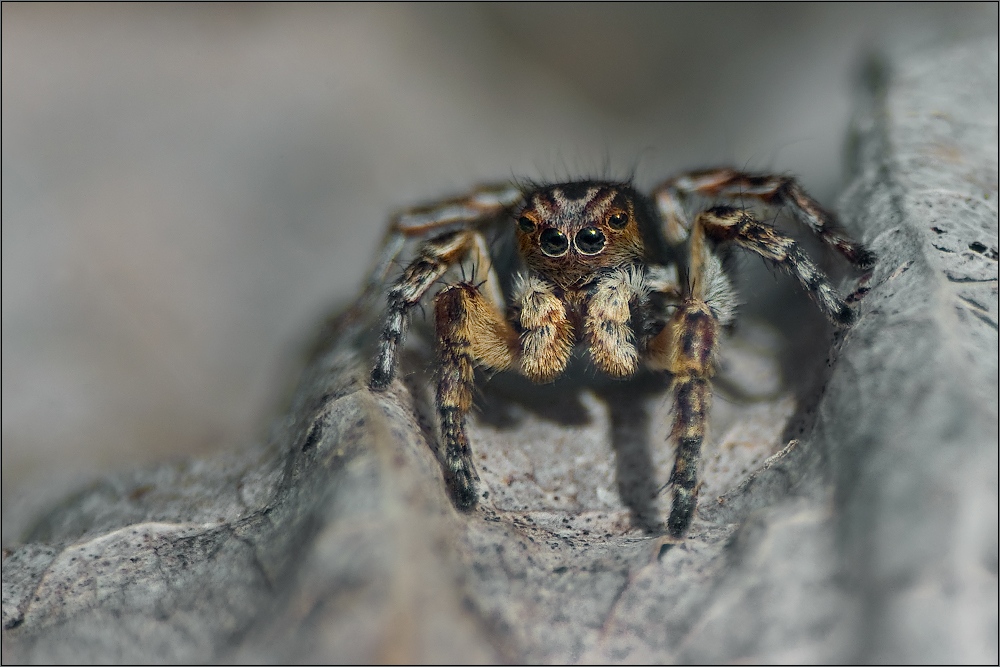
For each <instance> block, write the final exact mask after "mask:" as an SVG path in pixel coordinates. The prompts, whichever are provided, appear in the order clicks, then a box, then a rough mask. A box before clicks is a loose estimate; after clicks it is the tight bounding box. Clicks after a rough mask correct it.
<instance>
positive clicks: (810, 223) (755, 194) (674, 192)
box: [653, 168, 876, 269]
mask: <svg viewBox="0 0 1000 667" xmlns="http://www.w3.org/2000/svg"><path fill="white" fill-rule="evenodd" d="M688 194H696V195H701V196H704V197H718V198H722V199H727V200H729V201H740V200H742V199H746V198H750V199H755V200H757V201H760V202H763V203H764V204H767V205H769V206H777V207H783V206H787V207H788V209H789V210H791V212H792V214H793V215H794V216H795V218H796V219H797V220H799V221H800V222H801V223H802V224H804V225H806V226H807V227H809V228H810V229H811V230H812V231H813V233H814V234H816V235H817V236H818V237H819V238H820V239H821V240H822V241H823V242H824V243H826V244H827V245H829V246H831V247H833V248H834V249H836V250H837V251H838V252H840V254H842V255H843V256H844V257H846V258H847V260H848V261H850V262H851V263H852V264H854V265H855V266H857V267H859V268H862V269H867V268H871V267H872V266H874V265H875V259H876V258H875V255H874V254H873V253H872V252H871V251H869V250H867V249H866V248H865V247H864V246H863V245H861V244H860V243H858V242H857V241H854V240H852V239H851V238H850V237H848V236H847V234H846V233H845V232H844V231H843V230H841V229H840V228H839V227H838V225H837V221H836V218H834V216H833V214H831V213H830V212H828V211H826V210H824V209H823V207H821V206H820V205H819V203H818V202H816V200H815V199H813V198H812V197H810V196H809V195H808V194H807V193H806V191H805V190H803V189H802V186H800V185H799V184H798V182H797V181H796V180H795V179H794V178H792V177H790V176H774V175H768V174H748V173H745V172H741V171H737V170H735V169H729V168H721V169H707V170H704V171H694V172H690V173H687V174H682V175H680V176H677V177H676V178H673V179H671V180H669V181H667V182H666V183H664V184H663V185H661V186H660V187H658V188H657V189H656V190H655V191H654V193H653V197H654V198H655V200H656V203H657V208H658V209H659V211H660V215H661V216H663V220H664V223H665V231H666V234H667V239H668V240H669V241H671V242H672V243H676V242H677V239H681V240H683V238H684V235H685V234H684V231H685V230H689V229H691V226H690V224H685V223H686V222H687V221H686V220H685V218H684V214H683V199H684V196H685V195H688Z"/></svg>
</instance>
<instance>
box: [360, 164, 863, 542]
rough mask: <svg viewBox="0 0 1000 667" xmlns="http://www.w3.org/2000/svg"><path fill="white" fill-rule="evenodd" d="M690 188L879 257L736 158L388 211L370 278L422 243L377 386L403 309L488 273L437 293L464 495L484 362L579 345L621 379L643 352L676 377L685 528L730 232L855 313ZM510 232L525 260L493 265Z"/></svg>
mask: <svg viewBox="0 0 1000 667" xmlns="http://www.w3.org/2000/svg"><path fill="white" fill-rule="evenodd" d="M688 195H701V196H706V197H715V198H719V199H722V200H724V201H737V200H739V199H745V198H752V199H756V200H758V201H760V202H762V203H764V204H768V205H772V206H782V207H787V208H788V209H789V210H790V211H791V213H792V214H793V215H794V216H795V217H796V218H797V219H798V220H799V221H801V222H802V223H804V224H805V225H807V226H808V227H809V228H810V229H812V230H813V231H814V232H815V233H816V234H817V235H818V236H819V237H820V239H822V240H823V241H824V242H825V243H827V244H828V245H831V246H833V247H834V248H835V249H836V250H838V251H839V252H840V253H841V254H843V255H844V256H845V257H846V258H847V259H848V260H850V261H851V262H852V263H853V264H855V265H856V266H858V267H861V268H868V267H870V266H871V265H872V264H873V263H874V256H873V255H872V254H871V253H869V252H868V251H866V250H865V249H864V247H862V246H861V245H860V244H858V243H856V242H854V241H852V240H851V239H849V238H847V237H846V236H845V235H844V234H843V233H842V232H840V231H839V230H838V229H837V228H836V225H835V224H834V220H833V218H832V217H831V216H830V214H828V213H826V212H825V211H824V210H823V209H822V208H820V207H819V205H818V204H817V203H816V202H815V201H814V200H813V199H812V198H810V197H809V196H808V195H807V194H806V193H805V192H804V191H803V190H802V189H801V188H800V187H799V186H798V184H797V183H796V182H795V181H794V180H793V179H791V178H788V177H783V176H757V175H750V174H745V173H741V172H737V171H734V170H731V169H713V170H707V171H701V172H693V173H690V174H685V175H682V176H680V177H677V178H674V179H672V180H670V181H667V182H666V183H664V184H663V185H661V186H660V187H658V188H657V189H656V190H654V192H653V194H652V195H651V196H649V197H647V196H645V195H642V194H641V193H639V192H637V191H636V190H635V189H633V188H632V187H631V185H630V184H627V183H615V182H603V181H580V182H573V183H563V184H558V185H543V186H529V187H526V188H518V187H515V186H500V187H490V188H481V189H478V190H476V191H474V192H472V193H471V194H469V195H468V196H466V197H462V198H458V199H453V200H448V201H444V202H441V203H440V204H437V205H434V206H429V207H422V208H417V209H412V210H410V211H407V212H404V213H403V214H401V215H400V216H398V217H397V218H396V219H395V221H394V222H393V225H392V227H391V229H390V232H389V234H388V236H387V240H386V242H385V245H384V249H383V253H382V256H381V258H380V261H379V264H378V265H377V267H376V269H375V270H374V271H373V274H372V277H371V279H370V283H369V287H370V288H374V287H375V286H377V285H379V284H380V283H381V282H382V280H383V279H384V276H385V274H386V273H387V272H388V270H389V267H390V266H391V265H392V263H393V262H394V261H395V259H396V257H397V255H398V254H399V252H400V250H401V248H402V247H403V245H404V243H405V240H406V239H407V238H410V237H424V240H423V241H422V242H421V243H420V245H419V246H418V247H417V250H416V256H415V257H414V259H413V260H412V261H411V262H410V264H409V265H408V266H407V267H406V269H405V270H404V271H403V273H402V275H401V276H400V277H399V278H398V279H397V280H396V281H395V282H394V283H393V285H392V287H391V288H390V289H389V292H388V308H387V315H386V321H385V326H384V328H383V331H382V335H381V338H380V342H379V347H378V353H377V359H376V361H375V367H374V369H373V370H372V375H371V387H372V389H375V390H381V389H384V388H385V387H386V386H387V385H388V384H389V383H390V382H391V381H392V379H393V376H394V374H395V370H396V365H397V355H398V349H399V346H400V344H401V343H402V340H403V336H404V334H405V331H406V326H407V321H408V317H409V311H410V309H411V308H412V307H413V306H415V305H417V304H418V303H420V301H421V299H422V298H423V297H424V295H425V294H426V293H427V292H428V290H429V289H430V288H431V286H432V285H433V284H434V283H435V282H437V281H438V280H439V279H440V278H442V277H443V276H444V275H445V274H446V273H447V272H448V270H449V269H450V268H452V267H455V266H458V265H463V264H465V263H471V266H473V267H476V268H475V269H474V270H478V271H479V272H480V273H481V276H480V278H481V279H482V282H480V283H477V282H475V281H470V280H461V281H458V282H456V283H455V284H451V285H449V286H446V287H445V288H444V289H442V290H441V291H439V292H438V293H437V295H436V296H435V297H434V319H435V330H436V338H437V357H438V365H437V372H436V381H437V393H436V399H437V400H436V403H437V410H438V414H439V418H440V425H441V437H442V440H443V442H442V444H443V448H442V449H443V467H444V473H445V478H446V480H447V482H448V485H449V487H450V488H451V489H452V492H453V494H454V497H455V501H456V504H457V505H458V506H459V507H461V508H469V507H472V506H474V505H475V504H476V501H477V491H476V481H477V480H478V476H477V474H476V472H475V467H474V466H473V463H472V456H471V451H470V448H469V442H468V438H467V437H466V434H465V415H466V414H467V413H468V411H469V409H470V407H471V405H472V394H473V387H474V385H473V383H474V379H475V368H476V367H477V366H479V367H483V368H485V369H488V370H492V371H505V370H515V371H518V372H520V373H522V374H523V375H525V376H526V377H528V378H529V379H530V380H532V381H534V382H539V383H544V382H551V381H552V380H554V379H555V378H557V377H558V376H559V375H561V374H562V373H563V371H564V370H565V369H566V367H567V365H568V363H569V360H570V357H571V356H572V352H573V349H574V348H575V347H576V346H578V345H580V346H582V347H584V348H586V350H587V353H588V356H589V358H590V360H591V362H592V363H593V364H594V366H596V367H597V368H598V369H600V370H601V371H603V372H604V373H607V374H608V375H611V376H613V377H620V378H624V377H629V376H632V375H634V374H635V373H636V372H637V371H638V370H639V368H640V366H641V365H642V364H645V365H646V366H647V367H649V368H651V369H654V370H660V371H665V372H667V373H669V374H670V375H671V377H672V379H673V391H674V423H673V426H672V429H671V438H672V439H673V440H674V441H675V443H676V446H677V454H676V458H675V462H674V468H673V472H672V473H671V475H670V480H669V483H670V484H671V485H672V487H673V502H672V506H671V511H670V516H669V518H668V520H667V530H668V531H669V533H670V534H671V535H673V536H678V537H679V536H681V535H683V534H684V532H685V531H686V530H687V528H688V525H689V524H690V523H691V520H692V518H693V516H694V512H695V507H696V503H697V467H698V462H699V459H700V452H701V445H702V441H703V440H704V437H705V426H706V423H707V420H708V408H709V404H710V401H711V387H710V380H711V377H712V374H713V371H714V364H715V357H716V352H717V348H718V344H719V331H720V328H721V327H722V326H724V325H726V324H728V323H729V322H731V321H732V319H733V317H734V315H735V304H736V298H735V294H734V292H733V288H732V285H731V283H730V280H729V278H728V277H727V275H726V273H725V271H724V270H723V266H722V261H721V260H720V253H719V250H720V247H721V246H724V245H725V244H734V245H736V246H739V247H742V248H744V249H746V250H749V251H751V252H753V253H756V254H758V255H760V256H761V257H763V258H764V259H766V260H769V261H770V262H772V263H773V264H774V265H775V266H777V267H779V268H781V269H782V270H784V271H786V272H787V273H789V274H791V275H792V276H793V277H794V278H795V279H796V280H798V281H799V282H800V283H801V284H802V286H803V287H805V288H806V289H807V290H808V292H809V294H810V296H811V297H812V298H813V300H814V301H815V302H816V304H817V306H818V307H819V308H820V309H821V310H822V311H823V313H824V314H825V315H826V316H827V318H828V319H830V321H832V322H833V323H834V324H836V325H838V326H848V325H850V324H851V323H852V322H853V321H854V317H855V312H854V310H853V309H852V308H851V307H850V305H848V303H847V302H846V301H845V300H844V299H843V298H842V297H841V296H840V294H839V293H838V292H837V291H836V290H835V289H834V288H833V286H832V285H831V284H830V282H829V280H828V279H827V278H826V276H825V275H824V274H823V273H822V271H820V270H819V268H818V267H817V266H816V265H815V264H814V263H813V261H812V260H811V259H810V258H809V257H808V256H807V255H805V254H804V253H803V252H802V251H801V250H800V249H799V247H798V245H797V244H796V243H795V241H793V240H792V239H791V238H790V237H788V236H786V235H784V234H782V233H781V232H779V231H777V230H775V229H774V228H773V227H771V226H769V225H765V224H761V223H760V222H758V221H757V220H756V219H755V218H754V216H753V215H752V214H751V213H750V212H748V211H747V210H746V209H743V208H735V207H731V206H715V207H713V208H709V209H707V210H705V211H702V212H701V213H699V214H698V215H697V216H696V217H695V218H694V220H693V221H692V220H690V219H689V218H688V217H687V216H686V214H685V207H684V203H685V198H686V197H687V196H688ZM512 229H513V233H514V235H515V239H516V248H517V254H518V257H517V258H514V260H515V261H514V262H506V263H505V262H497V261H495V260H499V259H501V258H499V257H496V256H495V255H496V253H499V252H502V250H500V249H502V248H503V247H504V246H503V244H496V245H495V248H494V247H491V246H489V245H488V243H487V241H486V238H487V236H489V237H492V238H496V237H497V236H502V235H503V234H504V233H510V231H511V230H512ZM671 258H674V259H671ZM676 258H682V259H680V260H678V259H676ZM511 263H512V264H514V265H515V266H517V267H518V268H517V269H515V270H516V271H517V274H516V276H514V279H513V280H508V281H506V282H505V284H506V285H509V288H508V289H507V292H509V294H507V295H506V296H505V295H504V294H503V290H502V289H501V284H500V281H499V280H498V277H497V275H496V272H495V270H494V268H493V267H494V266H497V265H501V266H506V265H507V264H511ZM678 275H683V276H684V277H685V279H684V280H683V281H681V280H678ZM654 295H655V297H656V298H653V296H654Z"/></svg>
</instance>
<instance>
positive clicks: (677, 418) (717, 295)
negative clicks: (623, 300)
mask: <svg viewBox="0 0 1000 667" xmlns="http://www.w3.org/2000/svg"><path fill="white" fill-rule="evenodd" d="M690 248H691V264H690V268H689V280H688V284H687V286H686V294H685V296H684V298H683V300H682V301H681V303H680V304H679V305H678V306H677V309H676V310H675V311H674V314H673V316H672V317H671V318H670V320H669V321H668V322H667V325H666V326H665V327H664V328H663V330H662V331H660V333H658V334H657V335H656V336H655V337H654V338H653V339H652V340H651V341H650V342H649V344H648V346H647V348H646V354H647V361H648V363H649V365H650V366H652V367H654V368H662V369H666V370H668V371H670V373H671V374H672V375H673V391H674V410H673V411H674V423H673V426H672V427H671V430H670V436H671V438H672V439H673V440H674V442H675V443H677V452H676V455H675V458H674V468H673V471H672V472H671V473H670V479H669V480H668V484H670V485H671V486H672V487H673V494H674V497H673V503H672V504H671V507H670V516H669V518H668V519H667V530H668V531H669V533H670V535H672V536H673V537H681V536H683V535H684V533H685V532H686V531H687V529H688V526H689V525H690V524H691V519H692V518H693V517H694V512H695V509H696V507H697V504H698V463H699V461H700V460H701V445H702V442H703V441H704V440H705V432H706V428H707V425H708V411H709V407H710V406H711V402H712V387H711V377H712V375H713V373H714V371H715V362H716V359H715V357H716V352H717V349H718V342H719V335H720V331H721V328H722V326H723V325H725V324H728V323H729V322H731V321H732V319H733V317H734V316H735V310H736V295H735V292H734V291H733V287H732V285H731V283H730V282H729V278H728V277H727V276H726V274H725V272H724V271H723V269H722V262H721V261H720V260H719V258H718V256H717V255H715V253H713V252H712V248H711V245H710V243H709V242H708V240H707V239H706V237H705V233H704V230H703V229H702V227H701V222H700V219H699V220H698V221H696V222H695V227H694V230H693V231H692V234H691V245H690Z"/></svg>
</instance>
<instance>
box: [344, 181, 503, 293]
mask: <svg viewBox="0 0 1000 667" xmlns="http://www.w3.org/2000/svg"><path fill="white" fill-rule="evenodd" d="M521 199H522V194H521V191H520V189H518V188H517V187H516V186H514V185H511V184H510V183H500V184H493V185H485V186H482V187H479V188H476V189H475V190H473V191H471V192H470V193H468V194H467V195H464V196H462V197H456V198H453V199H446V200H444V201H440V202H437V203H435V204H431V205H427V206H417V207H414V208H410V209H407V210H405V211H403V212H401V213H399V214H397V215H395V216H394V217H393V219H392V221H391V223H390V224H389V229H388V230H387V231H386V234H385V237H384V238H383V239H382V244H381V246H380V248H379V252H378V255H377V256H376V260H375V263H374V264H373V266H372V268H371V270H370V271H369V272H368V277H367V279H366V280H365V288H364V292H363V293H364V294H372V293H377V292H379V291H380V290H381V287H382V285H383V284H385V279H386V276H387V275H388V274H389V271H390V270H391V268H392V265H393V264H394V263H395V261H396V258H397V257H399V253H400V252H401V251H402V249H403V246H404V245H405V244H406V239H408V238H416V237H421V236H426V235H428V234H433V233H434V232H438V231H442V230H443V229H444V228H446V227H450V226H455V225H457V226H463V225H464V226H470V225H472V224H474V223H476V222H478V221H479V220H483V219H486V218H490V217H493V216H496V215H499V214H500V213H501V212H502V211H504V210H505V209H508V208H510V207H512V206H515V205H516V204H518V203H519V202H520V201H521ZM483 247H485V244H483Z"/></svg>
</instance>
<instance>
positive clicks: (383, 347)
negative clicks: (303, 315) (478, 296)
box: [365, 184, 522, 390]
mask: <svg viewBox="0 0 1000 667" xmlns="http://www.w3.org/2000/svg"><path fill="white" fill-rule="evenodd" d="M521 199H522V195H521V191H520V190H519V189H517V188H516V187H515V186H512V185H510V184H504V185H491V186H484V187H481V188H477V189H475V190H473V191H472V192H470V193H469V194H468V195H466V196H464V197H458V198H455V199H447V200H444V201H442V202H439V203H437V204H433V205H430V206H420V207H416V208H411V209H408V210H406V211H403V212H402V213H400V214H399V215H397V216H396V217H395V218H394V219H393V221H392V224H391V226H390V229H389V232H388V233H387V235H386V238H385V241H384V242H383V246H382V251H381V252H380V254H379V259H378V260H377V261H376V264H375V266H374V267H373V269H372V270H371V272H370V273H369V277H368V281H367V284H366V288H365V294H368V293H374V292H376V291H377V290H379V289H380V288H381V285H382V284H383V283H384V281H385V276H386V274H387V273H388V271H389V268H390V267H391V265H392V264H393V262H395V260H396V257H397V256H398V255H399V252H400V251H401V250H402V248H403V245H404V244H405V242H406V239H407V238H408V237H420V236H424V235H426V234H429V233H433V232H435V231H439V230H442V229H445V228H448V227H458V229H452V230H450V231H446V232H442V233H439V234H438V235H437V236H433V237H431V238H429V239H427V240H425V241H424V242H423V243H421V244H420V246H418V248H417V251H416V258H415V259H414V260H413V261H412V262H411V263H410V265H409V266H407V267H406V269H405V270H404V271H403V274H402V275H401V276H400V277H399V278H398V279H397V280H396V281H395V282H394V283H393V285H392V287H391V288H390V289H389V293H388V297H387V300H388V307H387V309H386V320H385V325H384V327H383V329H382V335H381V337H380V338H379V345H378V353H377V357H376V360H375V367H374V368H373V369H372V373H371V382H370V385H371V388H372V389H375V390H381V389H385V388H386V387H387V386H388V385H389V383H390V382H392V378H393V377H394V375H395V373H396V360H397V355H398V350H399V347H400V345H402V342H403V338H404V337H405V335H406V329H407V326H408V324H409V320H408V316H409V311H410V310H411V309H412V308H413V307H414V306H415V305H417V304H419V303H420V300H421V299H422V298H423V297H424V295H425V294H426V293H427V290H429V289H430V288H431V286H432V285H433V284H434V282H435V281H437V280H438V279H440V278H441V276H443V275H444V274H445V273H446V272H447V271H448V269H450V268H451V267H452V266H454V265H455V264H457V263H458V262H461V261H463V260H464V259H465V258H466V257H467V256H468V255H469V254H473V255H474V257H475V260H476V261H475V263H476V265H477V266H486V267H488V268H487V269H486V272H487V275H486V281H487V290H488V292H489V294H490V296H491V297H492V298H495V299H500V298H502V297H501V294H500V287H499V281H498V280H497V277H496V273H495V272H494V270H493V268H492V266H491V263H490V261H489V251H488V249H487V247H486V241H485V240H484V239H483V238H482V234H480V233H479V232H478V231H475V226H476V225H477V224H478V223H479V222H481V221H482V220H484V219H489V218H491V217H494V216H497V215H499V214H500V213H502V212H503V211H504V210H506V209H507V208H509V207H510V206H513V205H515V204H517V203H518V202H519V201H521Z"/></svg>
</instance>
